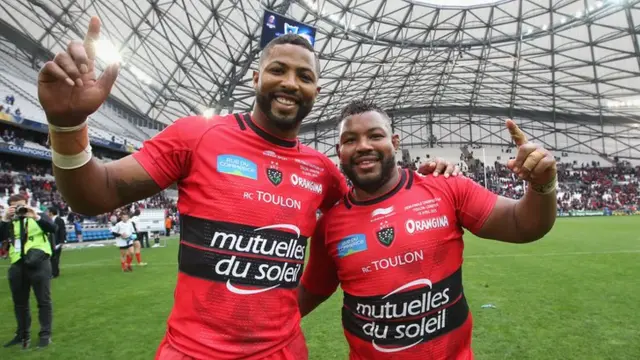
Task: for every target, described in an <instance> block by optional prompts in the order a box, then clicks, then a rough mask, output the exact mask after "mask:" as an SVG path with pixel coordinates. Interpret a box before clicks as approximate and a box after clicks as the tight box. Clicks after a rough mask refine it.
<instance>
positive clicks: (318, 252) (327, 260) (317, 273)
mask: <svg viewBox="0 0 640 360" xmlns="http://www.w3.org/2000/svg"><path fill="white" fill-rule="evenodd" d="M325 233H326V221H325V216H324V215H323V216H322V217H321V218H320V221H319V222H318V225H317V226H316V229H315V231H314V233H313V237H312V238H311V245H310V247H311V249H310V250H309V259H308V261H307V266H306V268H305V270H304V273H303V274H302V286H304V288H305V289H306V290H307V291H309V292H310V293H312V294H314V295H321V296H329V295H331V294H333V293H334V292H335V291H336V289H337V288H338V284H339V281H338V270H337V268H336V265H335V263H334V261H333V259H332V258H331V255H330V254H329V252H328V251H327V247H326V245H325V240H326V239H325Z"/></svg>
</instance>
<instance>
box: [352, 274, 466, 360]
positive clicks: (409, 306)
mask: <svg viewBox="0 0 640 360" xmlns="http://www.w3.org/2000/svg"><path fill="white" fill-rule="evenodd" d="M383 293H386V295H382V296H368V297H362V296H354V295H351V294H348V293H347V292H345V294H344V298H343V299H344V300H343V301H344V307H343V311H342V323H343V325H344V328H345V329H346V330H347V331H348V332H350V333H351V334H353V335H355V336H357V337H359V338H360V339H362V340H364V341H366V342H368V343H370V344H371V347H372V348H373V349H375V351H378V352H382V353H396V352H402V351H405V350H408V349H411V348H412V347H415V346H418V345H420V344H422V343H425V342H429V341H431V340H433V339H435V338H438V337H440V336H442V335H444V334H446V333H449V332H451V331H453V330H455V329H457V328H458V327H460V326H461V325H462V324H464V322H465V321H466V319H467V317H468V315H469V307H468V305H467V301H466V299H465V297H464V294H463V292H462V275H461V271H460V270H458V271H456V272H455V273H454V274H452V275H450V276H449V277H447V278H445V279H442V280H441V281H439V282H433V281H432V280H431V279H427V278H419V279H415V280H408V281H406V282H405V283H404V284H403V285H401V286H398V287H395V288H389V289H388V291H385V292H383ZM448 355H450V354H448ZM443 356H445V357H446V355H444V354H443Z"/></svg>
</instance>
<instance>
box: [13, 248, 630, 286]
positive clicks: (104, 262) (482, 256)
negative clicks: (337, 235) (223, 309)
mask: <svg viewBox="0 0 640 360" xmlns="http://www.w3.org/2000/svg"><path fill="white" fill-rule="evenodd" d="M609 254H611V255H615V254H640V249H634V250H611V251H576V252H566V253H542V254H535V253H531V254H522V253H520V254H479V255H467V256H464V259H490V258H508V257H552V256H580V255H609ZM107 263H109V264H107ZM114 264H116V265H114ZM119 265H120V262H119V258H114V259H100V260H95V261H91V262H84V263H77V264H61V265H60V269H68V268H75V267H95V266H119ZM9 266H10V265H4V264H3V265H0V269H8V268H9ZM149 266H150V267H154V266H178V263H177V262H157V263H154V262H151V263H149V265H148V267H149ZM6 278H7V276H6V275H0V279H6Z"/></svg>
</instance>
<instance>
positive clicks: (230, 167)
mask: <svg viewBox="0 0 640 360" xmlns="http://www.w3.org/2000/svg"><path fill="white" fill-rule="evenodd" d="M217 168H218V172H219V173H223V174H229V175H235V176H240V177H244V178H248V179H252V180H257V179H258V166H257V165H256V164H255V163H254V162H253V161H251V160H247V159H245V158H243V157H241V156H237V155H218V158H217Z"/></svg>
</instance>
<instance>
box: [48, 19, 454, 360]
mask: <svg viewBox="0 0 640 360" xmlns="http://www.w3.org/2000/svg"><path fill="white" fill-rule="evenodd" d="M99 36H100V21H99V19H98V18H92V19H91V22H90V24H89V29H88V32H87V35H86V38H85V40H84V42H80V41H72V42H70V43H69V45H68V48H67V50H66V51H65V52H60V53H58V54H57V55H56V56H55V58H54V60H53V61H51V62H48V63H47V64H46V65H45V66H44V67H43V69H42V71H41V72H40V75H39V79H38V96H39V99H40V103H41V104H42V107H43V109H44V111H45V113H46V115H47V120H48V122H49V133H50V139H51V147H52V159H53V163H54V174H55V178H56V182H57V185H58V189H59V190H60V192H61V193H62V195H63V196H64V197H65V199H66V201H67V202H68V203H69V205H70V206H71V207H72V208H73V209H74V210H75V211H76V212H79V213H83V214H88V215H93V214H100V213H104V212H107V211H111V210H113V209H116V208H118V207H120V206H123V205H125V204H128V203H131V202H133V201H137V200H140V199H144V198H147V197H149V196H151V195H153V194H155V193H157V192H159V191H161V190H162V189H164V188H166V187H168V186H169V185H170V184H172V183H174V182H177V183H178V189H179V195H180V196H179V200H178V209H179V211H180V214H181V226H180V229H181V234H180V235H181V240H180V252H179V274H178V279H177V285H176V290H175V295H174V306H173V309H172V312H171V315H170V316H169V319H168V326H167V331H166V335H165V338H164V339H163V341H162V343H161V344H160V347H159V349H158V352H157V354H156V358H157V359H161V360H165V359H239V358H242V359H273V360H279V359H296V360H297V359H301V360H304V359H307V348H306V345H305V341H304V336H303V334H302V331H301V329H300V314H299V312H298V305H297V295H296V288H297V286H298V284H299V280H300V277H301V276H302V266H303V264H304V257H305V249H306V245H307V239H308V237H309V235H311V234H312V233H313V229H314V228H315V225H316V211H317V210H318V209H320V210H321V211H326V210H328V209H329V208H330V207H331V206H332V205H334V204H335V203H336V202H337V201H338V200H339V199H340V198H341V197H342V196H344V194H346V192H347V189H346V180H345V179H344V178H343V177H342V175H341V174H340V172H339V170H338V168H337V167H336V166H335V165H334V164H333V163H332V162H331V161H330V160H329V159H328V158H327V157H326V156H324V155H322V154H320V153H319V152H317V151H315V150H313V149H311V148H309V147H306V146H304V145H302V144H300V142H299V141H298V140H297V132H298V129H299V126H300V123H301V121H302V119H303V118H304V117H305V116H306V115H307V114H309V112H310V111H311V109H312V107H313V104H314V102H315V99H316V97H317V95H318V92H319V91H320V88H319V87H318V74H319V61H318V58H317V57H316V55H315V53H314V52H313V48H312V47H311V46H310V45H309V43H308V42H307V41H306V40H304V39H303V38H301V37H298V36H296V35H285V36H282V37H279V38H276V39H275V40H273V41H272V42H271V43H270V44H269V45H268V46H267V47H266V48H265V49H264V51H263V54H262V56H261V58H260V63H259V71H257V72H254V75H253V84H254V87H255V89H256V102H255V107H254V109H253V112H252V113H245V114H230V115H227V116H215V117H212V118H205V117H202V116H190V117H186V118H182V119H179V120H177V121H176V122H175V123H174V124H172V125H171V126H169V127H167V128H166V129H165V130H164V131H162V132H161V133H159V134H158V135H156V136H155V137H154V138H153V139H151V140H149V141H146V142H145V143H144V147H143V149H142V150H140V151H139V152H137V153H135V154H133V155H132V156H127V157H125V158H122V159H120V160H117V161H113V162H110V163H107V164H101V163H99V162H98V161H95V160H94V159H93V158H92V156H91V147H90V145H89V137H88V135H87V117H88V116H89V115H91V114H92V113H93V112H95V111H96V110H97V109H98V108H99V107H100V106H101V105H102V103H103V102H104V101H105V100H106V98H107V96H108V95H109V93H110V91H111V88H112V86H113V84H114V82H115V81H116V77H117V74H118V70H119V68H118V64H111V65H109V66H108V67H107V68H106V69H105V71H104V72H103V73H102V75H101V76H100V77H99V78H96V72H95V68H94V63H95V57H96V53H95V42H96V40H97V39H98V38H99ZM445 166H446V164H444V163H441V164H437V165H436V164H431V165H430V166H429V167H426V168H424V169H423V170H422V172H423V173H430V172H432V171H434V170H436V171H438V172H442V171H443V170H444V168H445ZM436 167H437V168H436ZM446 172H447V173H452V172H454V173H455V172H456V169H454V168H453V167H452V166H450V164H449V166H448V167H447V169H446Z"/></svg>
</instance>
